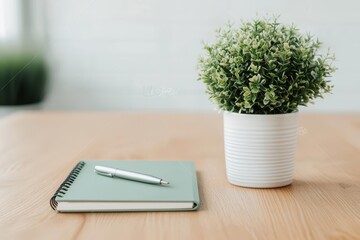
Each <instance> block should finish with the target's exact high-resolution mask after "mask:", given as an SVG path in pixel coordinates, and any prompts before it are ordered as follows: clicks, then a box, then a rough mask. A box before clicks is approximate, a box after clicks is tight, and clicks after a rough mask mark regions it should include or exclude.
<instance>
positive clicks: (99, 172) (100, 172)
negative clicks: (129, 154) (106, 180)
mask: <svg viewBox="0 0 360 240" xmlns="http://www.w3.org/2000/svg"><path fill="white" fill-rule="evenodd" d="M94 172H96V173H97V174H99V175H103V176H106V177H113V175H112V174H111V173H109V172H102V171H98V170H96V169H95V170H94Z"/></svg>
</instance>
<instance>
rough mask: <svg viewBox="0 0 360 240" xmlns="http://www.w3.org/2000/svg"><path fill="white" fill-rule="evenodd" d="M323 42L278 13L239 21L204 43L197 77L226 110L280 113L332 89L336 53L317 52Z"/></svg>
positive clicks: (213, 98)
mask: <svg viewBox="0 0 360 240" xmlns="http://www.w3.org/2000/svg"><path fill="white" fill-rule="evenodd" d="M320 47H321V42H320V41H319V40H315V39H314V38H313V37H312V36H310V35H303V34H301V33H300V32H299V31H298V29H297V28H296V27H295V26H293V25H292V26H286V25H282V24H280V23H279V22H278V21H277V18H270V19H266V18H264V19H256V20H254V21H251V22H242V24H241V26H240V27H234V26H233V25H230V24H229V25H228V26H227V27H225V28H222V29H219V30H217V34H216V42H215V43H214V44H211V45H209V44H204V49H205V51H206V55H205V56H201V57H200V59H199V65H198V67H199V70H200V72H199V80H201V81H203V82H204V83H205V84H206V85H207V93H209V95H210V99H212V100H213V101H215V102H216V103H217V104H218V106H219V108H220V109H222V110H226V111H231V112H238V113H253V114H280V113H291V112H295V111H297V108H298V106H299V105H303V106H306V105H307V104H308V103H309V102H311V100H312V99H314V98H317V97H322V96H323V94H324V93H328V92H331V90H332V88H333V86H332V85H330V84H329V82H330V81H329V80H327V78H328V77H330V76H331V73H333V72H334V71H335V68H334V67H333V65H332V63H333V60H334V55H332V54H330V53H329V52H328V53H326V54H321V53H320Z"/></svg>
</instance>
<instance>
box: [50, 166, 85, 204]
mask: <svg viewBox="0 0 360 240" xmlns="http://www.w3.org/2000/svg"><path fill="white" fill-rule="evenodd" d="M84 165H85V162H84V161H80V162H79V163H78V164H76V166H75V167H74V169H73V170H72V171H71V172H70V174H69V175H68V176H67V178H66V179H65V180H64V182H63V183H62V184H61V185H60V187H59V188H58V190H57V191H56V192H55V194H54V196H53V197H52V198H51V199H50V206H51V208H52V209H54V210H56V208H57V205H58V203H57V202H56V200H55V198H56V197H63V196H64V195H65V194H66V192H67V190H68V189H69V188H70V186H71V184H72V183H73V182H74V181H75V179H76V178H77V176H78V175H79V173H80V171H81V169H82V168H83V167H84Z"/></svg>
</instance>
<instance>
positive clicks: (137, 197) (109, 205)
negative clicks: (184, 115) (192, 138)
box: [50, 160, 200, 212]
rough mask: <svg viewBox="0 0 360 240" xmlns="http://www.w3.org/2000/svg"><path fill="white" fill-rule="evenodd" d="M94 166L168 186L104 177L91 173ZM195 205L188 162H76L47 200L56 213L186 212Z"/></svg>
mask: <svg viewBox="0 0 360 240" xmlns="http://www.w3.org/2000/svg"><path fill="white" fill-rule="evenodd" d="M95 166H106V167H112V168H119V169H124V170H128V171H133V172H140V173H144V174H148V175H153V176H156V177H161V178H163V179H166V180H167V181H169V182H170V184H169V185H155V184H147V183H141V182H136V181H130V180H126V179H121V178H115V177H114V178H111V177H106V176H102V175H99V174H97V173H95V172H94V168H95ZM199 204H200V199H199V192H198V186H197V179H196V171H195V167H194V164H193V162H192V161H143V160H110V161H104V160H84V161H80V162H79V163H78V164H77V165H76V166H75V167H74V169H73V170H72V171H71V172H70V174H69V175H68V177H67V178H66V179H65V180H64V182H63V183H62V184H61V185H60V187H59V188H58V190H57V191H56V192H55V194H54V196H53V197H52V198H51V200H50V205H51V207H52V208H53V209H54V210H57V211H59V212H122V211H190V210H196V209H197V208H198V207H199Z"/></svg>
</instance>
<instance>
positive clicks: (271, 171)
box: [224, 112, 298, 188]
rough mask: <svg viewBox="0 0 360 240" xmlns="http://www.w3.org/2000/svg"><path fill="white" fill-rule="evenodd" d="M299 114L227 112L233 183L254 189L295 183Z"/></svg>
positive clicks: (226, 134)
mask: <svg viewBox="0 0 360 240" xmlns="http://www.w3.org/2000/svg"><path fill="white" fill-rule="evenodd" d="M297 129H298V113H297V112H296V113H287V114H239V113H231V112H224V143H225V160H226V173H227V178H228V180H229V182H230V183H232V184H235V185H238V186H243V187H252V188H274V187H282V186H286V185H289V184H291V183H292V181H293V176H294V170H295V153H296V143H297Z"/></svg>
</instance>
